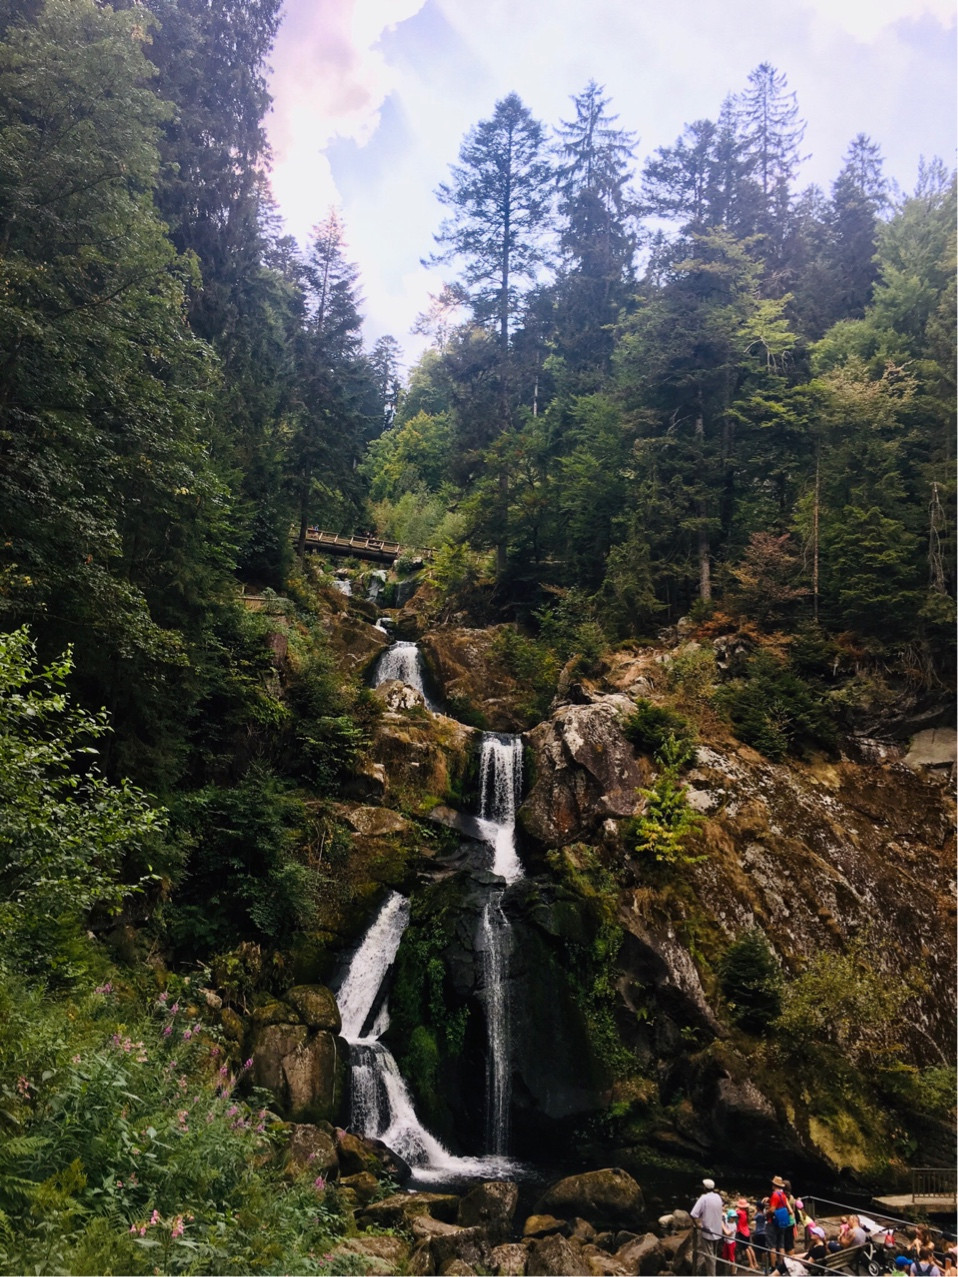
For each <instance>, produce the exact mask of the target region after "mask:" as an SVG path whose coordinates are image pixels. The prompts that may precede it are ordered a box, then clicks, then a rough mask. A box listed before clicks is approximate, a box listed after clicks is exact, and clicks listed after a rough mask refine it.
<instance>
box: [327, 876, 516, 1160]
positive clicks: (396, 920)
mask: <svg viewBox="0 0 958 1277" xmlns="http://www.w3.org/2000/svg"><path fill="white" fill-rule="evenodd" d="M408 923H409V901H408V900H407V899H406V898H405V897H404V896H401V895H399V893H398V892H395V891H394V892H393V893H392V894H391V895H390V896H389V898H388V899H387V900H386V902H385V904H384V905H383V907H382V909H381V910H380V911H379V914H378V916H377V917H376V919H375V921H374V922H373V924H372V926H371V927H370V928H369V930H368V931H367V933H366V935H365V937H364V939H363V941H362V943H361V944H360V946H359V948H358V949H357V950H356V953H355V954H354V955H353V958H352V961H351V962H350V964H349V969H348V970H347V972H346V975H345V978H344V979H343V981H342V984H341V985H340V987H339V992H338V993H337V995H336V1000H337V1002H338V1003H339V1011H340V1015H341V1016H342V1021H343V1027H342V1034H343V1037H344V1038H346V1040H347V1041H348V1042H349V1044H350V1062H351V1090H352V1112H351V1115H350V1118H351V1125H352V1126H353V1128H354V1129H355V1130H357V1131H360V1132H362V1134H363V1135H365V1136H367V1137H369V1138H372V1139H379V1140H382V1141H383V1143H384V1144H386V1145H387V1146H388V1147H389V1148H391V1149H392V1150H393V1151H394V1152H396V1153H398V1154H399V1156H400V1157H401V1158H402V1159H403V1161H405V1162H406V1163H407V1164H408V1165H409V1166H410V1168H411V1169H412V1172H413V1177H414V1179H415V1180H417V1181H419V1182H421V1183H436V1182H442V1181H452V1180H456V1179H469V1178H476V1177H489V1176H501V1175H508V1174H511V1173H514V1171H515V1169H516V1168H515V1165H514V1163H512V1162H510V1161H509V1160H508V1158H501V1157H500V1158H488V1157H455V1156H454V1155H453V1154H452V1153H450V1152H449V1150H448V1149H447V1148H445V1147H444V1146H443V1144H441V1143H440V1141H439V1140H437V1139H436V1137H435V1136H434V1135H431V1134H430V1133H429V1132H428V1131H427V1130H426V1128H425V1127H424V1126H423V1125H422V1123H421V1122H420V1121H419V1118H418V1117H417V1116H416V1111H415V1109H414V1108H413V1104H412V1099H411V1098H410V1095H409V1091H408V1089H407V1087H406V1084H405V1082H404V1081H403V1079H402V1076H401V1074H400V1072H399V1068H398V1066H397V1064H396V1061H395V1060H394V1059H393V1057H392V1055H391V1054H390V1052H389V1051H388V1049H387V1048H386V1047H385V1046H384V1045H383V1043H382V1042H381V1041H380V1040H379V1039H380V1036H381V1035H382V1034H383V1033H385V1032H386V1030H387V1028H388V1027H389V1012H388V1010H387V1007H386V1002H385V999H383V998H382V997H381V992H382V986H383V982H384V980H385V978H386V975H387V974H388V972H389V969H390V967H391V966H392V964H393V961H394V960H395V957H396V953H397V951H398V949H399V942H400V940H401V939H402V934H403V932H404V931H405V929H406V927H407V925H408ZM364 1035H365V1036H364Z"/></svg>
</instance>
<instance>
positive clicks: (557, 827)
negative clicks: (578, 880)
mask: <svg viewBox="0 0 958 1277" xmlns="http://www.w3.org/2000/svg"><path fill="white" fill-rule="evenodd" d="M634 708H635V706H634V704H633V703H632V701H631V700H630V699H629V698H628V697H627V696H622V695H618V694H616V695H611V696H602V697H599V698H598V699H596V700H595V701H593V703H591V704H589V705H564V706H562V707H561V708H560V709H559V710H558V711H557V712H556V713H555V714H554V715H553V716H552V718H550V719H549V720H548V721H546V722H544V723H540V724H539V726H538V727H535V728H533V730H532V731H531V732H530V733H529V734H528V737H527V740H528V743H529V747H530V749H531V750H532V751H533V755H534V774H535V782H534V784H533V786H532V789H531V790H530V792H529V794H528V795H527V797H526V799H525V801H524V802H523V804H522V807H521V809H520V812H519V819H520V821H521V823H522V827H523V829H524V830H525V832H526V833H527V834H529V835H530V836H531V837H533V838H535V839H536V840H537V841H539V842H540V843H543V844H544V845H545V846H548V847H562V846H565V845H566V844H568V843H571V842H575V841H577V840H579V839H582V838H585V837H587V836H588V835H589V834H590V833H592V832H593V831H594V830H596V829H597V828H598V827H599V826H600V825H601V824H602V823H603V821H604V820H606V819H607V818H609V817H613V818H618V817H624V816H629V815H631V814H632V813H633V812H634V811H635V806H636V789H637V788H638V787H639V786H640V785H641V784H643V783H644V781H645V779H646V778H647V773H646V771H645V769H644V767H643V765H642V764H641V763H640V761H639V760H638V759H637V758H636V756H635V751H634V750H633V748H632V746H631V745H630V744H629V742H628V741H627V740H626V738H625V736H624V735H623V734H622V730H621V726H620V724H621V720H622V718H623V717H624V716H625V715H627V714H628V713H630V712H631V711H632V710H633V709H634Z"/></svg>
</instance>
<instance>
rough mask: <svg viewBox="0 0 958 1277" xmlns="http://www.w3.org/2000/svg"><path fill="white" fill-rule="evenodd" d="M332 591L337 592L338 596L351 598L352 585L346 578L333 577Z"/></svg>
mask: <svg viewBox="0 0 958 1277" xmlns="http://www.w3.org/2000/svg"><path fill="white" fill-rule="evenodd" d="M333 589H334V590H338V591H339V592H340V594H345V595H346V597H347V598H352V594H353V583H352V581H350V579H349V578H348V577H346V576H334V577H333Z"/></svg>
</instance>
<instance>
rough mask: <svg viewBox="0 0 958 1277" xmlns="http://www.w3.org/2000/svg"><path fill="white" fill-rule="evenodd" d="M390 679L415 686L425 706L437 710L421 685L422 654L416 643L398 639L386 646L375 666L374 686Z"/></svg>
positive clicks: (408, 685)
mask: <svg viewBox="0 0 958 1277" xmlns="http://www.w3.org/2000/svg"><path fill="white" fill-rule="evenodd" d="M390 679H398V680H399V682H400V683H405V684H406V686H407V687H413V688H415V689H416V691H417V692H419V694H420V695H421V696H422V698H423V700H424V701H425V702H426V708H427V709H431V710H432V711H433V712H434V713H435V712H437V711H438V708H439V707H438V706H437V705H436V704H434V702H433V701H432V700H431V699H430V697H429V694H428V693H427V691H426V688H425V686H424V685H423V678H422V656H421V655H420V652H419V644H418V643H407V642H404V641H402V640H400V641H399V642H396V643H392V644H390V646H389V647H387V648H386V650H385V651H384V652H383V654H382V656H381V657H380V658H379V664H378V665H377V666H376V686H377V687H378V686H379V684H380V683H387V682H389V680H390Z"/></svg>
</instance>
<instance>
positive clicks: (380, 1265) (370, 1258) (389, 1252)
mask: <svg viewBox="0 0 958 1277" xmlns="http://www.w3.org/2000/svg"><path fill="white" fill-rule="evenodd" d="M411 1249H412V1247H411V1246H410V1245H409V1243H408V1242H407V1241H405V1240H404V1239H403V1238H401V1237H369V1236H366V1237H347V1238H346V1239H345V1240H344V1241H341V1242H339V1243H338V1244H337V1246H336V1247H335V1249H334V1250H333V1252H332V1253H333V1255H358V1256H359V1258H360V1259H361V1260H362V1261H363V1262H364V1264H366V1266H367V1271H368V1272H370V1273H382V1274H393V1273H398V1272H401V1271H404V1269H405V1265H406V1263H407V1262H408V1260H409V1255H410V1251H411Z"/></svg>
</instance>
